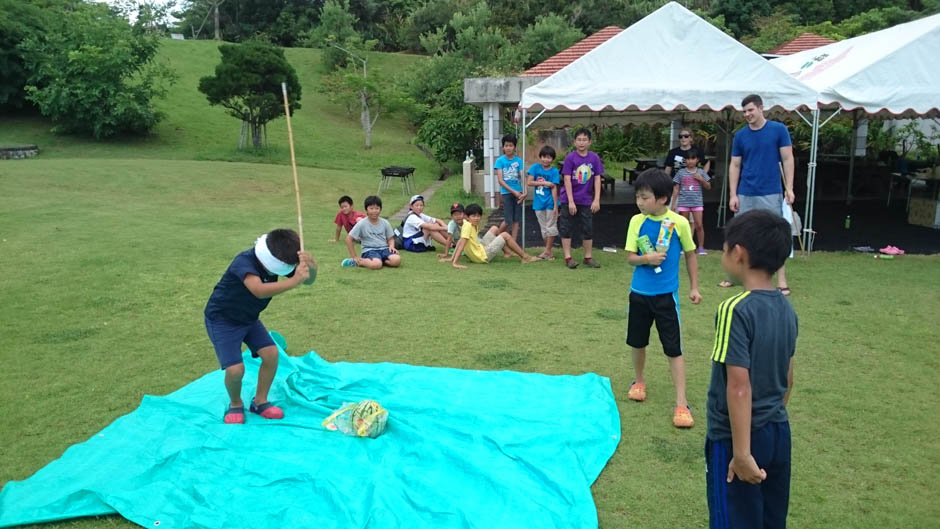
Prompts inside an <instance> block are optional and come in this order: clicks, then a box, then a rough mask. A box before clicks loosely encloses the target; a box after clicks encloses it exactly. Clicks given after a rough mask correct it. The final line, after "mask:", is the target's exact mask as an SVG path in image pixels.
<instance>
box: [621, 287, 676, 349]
mask: <svg viewBox="0 0 940 529" xmlns="http://www.w3.org/2000/svg"><path fill="white" fill-rule="evenodd" d="M654 322H655V323H656V332H657V333H659V342H660V343H661V344H663V352H664V353H666V356H669V357H673V358H674V357H677V356H681V355H682V338H681V332H680V331H679V295H678V294H677V293H676V292H672V293H670V294H658V295H656V296H645V295H643V294H638V293H636V292H632V291H631V292H630V304H629V305H628V306H627V345H629V346H630V347H635V348H637V349H642V348H644V347H646V346H647V345H649V343H650V327H652V326H653V323H654Z"/></svg>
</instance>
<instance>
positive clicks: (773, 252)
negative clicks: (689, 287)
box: [705, 210, 797, 528]
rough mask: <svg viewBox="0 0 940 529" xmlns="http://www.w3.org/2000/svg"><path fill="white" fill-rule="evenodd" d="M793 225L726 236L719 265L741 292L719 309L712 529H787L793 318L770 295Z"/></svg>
mask: <svg viewBox="0 0 940 529" xmlns="http://www.w3.org/2000/svg"><path fill="white" fill-rule="evenodd" d="M790 233H791V232H790V225H789V224H788V223H787V222H786V221H785V220H783V218H781V217H780V216H779V215H777V214H775V213H771V212H769V211H766V210H753V211H748V212H746V213H742V214H740V215H736V216H735V217H734V219H732V221H731V222H729V223H728V225H727V226H726V227H725V244H724V251H723V252H724V253H723V254H722V256H721V265H722V266H723V267H724V269H725V271H727V272H728V274H729V275H730V276H731V277H732V278H733V279H735V280H737V281H740V282H741V284H742V285H744V288H745V289H746V290H745V291H744V292H742V293H740V294H738V295H736V296H733V297H731V298H729V299H727V300H725V301H724V302H723V303H721V305H719V306H718V314H717V315H716V317H715V345H714V348H713V350H712V355H711V359H712V376H711V383H710V384H709V387H708V430H707V432H706V440H705V457H706V465H705V476H706V483H707V496H708V509H709V514H710V522H711V523H710V527H712V528H718V527H721V528H724V527H785V526H786V518H787V509H788V507H789V498H790V423H789V418H788V416H787V410H786V404H787V401H788V399H789V397H790V389H791V388H792V387H793V354H794V352H795V351H796V335H797V318H796V313H795V312H794V311H793V307H792V306H791V305H790V302H789V301H788V300H787V298H786V297H784V295H783V294H782V293H781V292H780V291H779V290H777V289H776V288H774V284H773V281H772V278H773V275H774V272H776V271H777V270H778V269H780V267H781V266H783V263H784V261H786V259H787V256H788V255H789V254H790Z"/></svg>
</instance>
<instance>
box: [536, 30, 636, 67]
mask: <svg viewBox="0 0 940 529" xmlns="http://www.w3.org/2000/svg"><path fill="white" fill-rule="evenodd" d="M621 31H623V28H618V27H617V26H607V27H606V28H604V29H602V30H600V31H598V32H597V33H595V34H593V35H591V36H590V37H587V38H585V39H584V40H581V41H580V42H577V43H576V44H575V45H573V46H571V47H570V48H568V49H566V50H563V51H560V52H558V53H557V54H555V55H553V56H551V57H549V58H547V59H545V60H544V61H542V62H540V63H538V64H536V65H535V66H533V67H531V68H529V69H528V70H526V71H525V72H523V73H522V75H523V76H538V77H548V76H549V75H552V74H553V73H555V72H557V71H558V70H561V69H562V68H564V67H565V66H568V65H569V64H571V63H573V62H574V61H576V60H577V59H579V58H581V56H583V55H584V54H585V53H587V52H589V51H591V50H593V49H594V48H596V47H598V46H600V45H601V44H603V43H605V42H607V41H608V40H610V39H611V38H612V37H613V36H614V35H617V34H618V33H620V32H621Z"/></svg>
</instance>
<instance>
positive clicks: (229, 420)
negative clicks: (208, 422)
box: [222, 406, 245, 424]
mask: <svg viewBox="0 0 940 529" xmlns="http://www.w3.org/2000/svg"><path fill="white" fill-rule="evenodd" d="M222 420H223V421H225V424H245V407H244V406H239V407H237V408H235V407H232V408H229V409H227V410H225V415H224V416H223V417H222Z"/></svg>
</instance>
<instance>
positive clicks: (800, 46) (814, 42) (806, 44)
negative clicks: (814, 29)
mask: <svg viewBox="0 0 940 529" xmlns="http://www.w3.org/2000/svg"><path fill="white" fill-rule="evenodd" d="M833 42H835V41H834V40H832V39H827V38H826V37H820V36H819V35H816V34H814V33H803V34H802V35H800V36H799V37H797V38H795V39H793V40H790V41H787V42H784V43H783V44H781V45H779V46H777V47H776V48H774V49H772V50H770V51H768V52H767V55H793V54H794V53H798V52H801V51H805V50H811V49H813V48H818V47H820V46H825V45H826V44H832V43H833Z"/></svg>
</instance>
